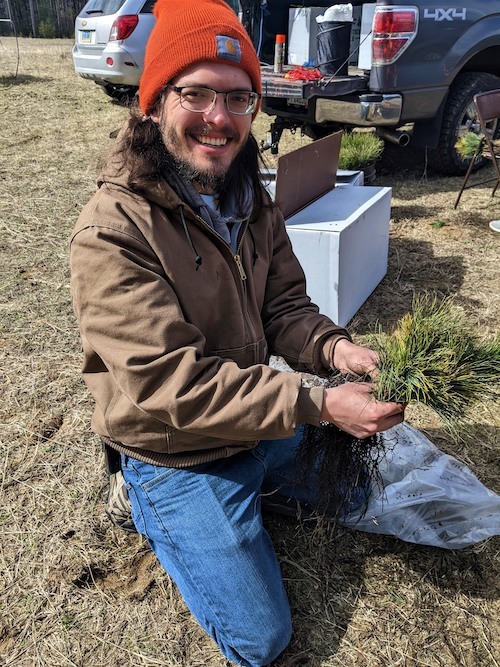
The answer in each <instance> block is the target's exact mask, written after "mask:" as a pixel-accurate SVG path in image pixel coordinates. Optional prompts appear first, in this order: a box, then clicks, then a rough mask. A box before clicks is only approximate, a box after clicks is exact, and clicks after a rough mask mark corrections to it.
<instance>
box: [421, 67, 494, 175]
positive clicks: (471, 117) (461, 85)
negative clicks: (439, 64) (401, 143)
mask: <svg viewBox="0 0 500 667" xmlns="http://www.w3.org/2000/svg"><path fill="white" fill-rule="evenodd" d="M496 88H500V78H499V77H497V76H494V75H493V74H486V73H485V72H463V73H462V74H459V75H458V76H457V78H456V79H455V81H454V82H453V83H452V85H451V86H450V90H449V93H448V99H447V100H446V105H445V108H444V112H443V122H442V124H441V134H440V137H439V143H438V146H437V148H434V149H432V150H430V151H429V154H428V161H429V165H430V166H431V167H432V168H433V169H434V170H435V171H437V172H440V173H441V174H450V175H461V174H465V172H466V171H467V169H468V167H469V164H470V158H469V159H467V158H466V159H464V158H463V157H461V155H460V154H459V153H458V152H457V149H456V148H455V144H456V142H457V140H458V138H459V137H461V136H462V135H464V134H465V133H466V132H471V131H472V132H479V131H480V128H479V121H478V119H477V114H476V108H475V106H474V95H475V94H476V93H481V92H484V91H486V90H494V89H496ZM492 129H493V130H494V132H495V133H496V132H497V121H494V122H493V124H492ZM499 129H500V125H499ZM486 162H487V160H485V158H478V159H477V160H476V164H475V165H474V170H476V169H479V168H480V167H482V166H484V164H485V163H486Z"/></svg>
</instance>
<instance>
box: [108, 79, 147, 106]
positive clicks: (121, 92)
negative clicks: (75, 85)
mask: <svg viewBox="0 0 500 667" xmlns="http://www.w3.org/2000/svg"><path fill="white" fill-rule="evenodd" d="M100 85H101V87H102V89H103V91H104V92H105V93H106V95H109V96H110V97H112V98H113V99H114V100H115V102H117V103H118V104H122V105H123V106H130V105H131V104H132V102H133V101H134V98H135V96H136V93H137V90H138V89H137V87H136V86H115V85H113V84H112V83H104V84H100Z"/></svg>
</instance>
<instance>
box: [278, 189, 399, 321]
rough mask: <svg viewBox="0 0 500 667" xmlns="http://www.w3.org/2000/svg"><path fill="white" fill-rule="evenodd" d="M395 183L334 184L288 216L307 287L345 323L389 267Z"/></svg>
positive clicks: (324, 310)
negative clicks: (393, 186) (371, 184)
mask: <svg viewBox="0 0 500 667" xmlns="http://www.w3.org/2000/svg"><path fill="white" fill-rule="evenodd" d="M390 215H391V188H385V187H384V188H381V187H372V186H363V187H340V188H338V187H337V188H334V189H333V190H330V191H329V192H327V193H326V194H325V195H323V196H322V197H320V198H319V199H317V200H316V201H314V202H312V203H311V204H309V205H308V206H306V207H305V208H303V209H302V210H301V211H299V212H298V213H295V214H294V215H292V216H290V217H289V218H287V219H286V220H285V223H286V227H287V231H288V235H289V237H290V240H291V242H292V247H293V250H294V253H295V254H296V256H297V258H298V260H299V262H300V263H301V265H302V268H303V269H304V273H305V275H306V280H307V292H308V294H309V296H310V297H311V299H312V300H313V301H314V303H316V304H317V305H318V306H319V308H320V310H321V312H322V313H324V314H325V315H328V316H329V317H330V318H331V319H332V320H333V321H334V322H336V323H337V324H339V325H340V326H345V325H346V324H347V323H348V322H349V320H350V319H351V318H352V317H353V316H354V315H355V313H356V312H357V311H358V310H359V308H360V307H361V305H362V304H363V303H364V302H365V301H366V299H367V298H368V297H369V296H370V294H371V293H372V292H373V290H374V289H375V287H377V285H378V284H379V282H380V281H381V280H382V278H383V277H384V276H385V274H386V273H387V259H388V249H389V221H390Z"/></svg>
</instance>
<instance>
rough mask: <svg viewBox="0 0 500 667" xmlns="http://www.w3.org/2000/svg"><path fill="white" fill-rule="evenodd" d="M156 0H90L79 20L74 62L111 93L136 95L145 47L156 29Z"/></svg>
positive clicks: (125, 97) (120, 96)
mask: <svg viewBox="0 0 500 667" xmlns="http://www.w3.org/2000/svg"><path fill="white" fill-rule="evenodd" d="M154 3H155V0H88V2H87V4H86V5H85V7H84V8H83V9H82V11H81V12H80V14H79V15H78V16H77V18H76V21H75V46H74V47H73V62H74V65H75V70H76V72H77V74H79V75H80V76H82V77H84V78H85V79H92V80H93V81H95V82H96V83H98V84H99V85H100V86H102V87H103V90H104V92H105V93H106V94H107V95H110V96H111V97H113V98H115V99H117V100H119V101H125V100H128V99H130V98H131V97H133V95H134V94H135V92H136V91H137V87H138V85H139V79H140V78H141V74H142V69H143V67H144V47H145V44H146V42H147V40H148V37H149V33H150V32H151V30H152V29H153V25H154V23H155V18H154V16H153V5H154Z"/></svg>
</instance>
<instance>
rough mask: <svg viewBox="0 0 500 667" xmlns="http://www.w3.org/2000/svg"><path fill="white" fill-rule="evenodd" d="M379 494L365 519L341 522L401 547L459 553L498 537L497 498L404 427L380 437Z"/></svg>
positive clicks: (355, 514)
mask: <svg viewBox="0 0 500 667" xmlns="http://www.w3.org/2000/svg"><path fill="white" fill-rule="evenodd" d="M383 435H384V438H385V441H386V443H387V454H386V456H385V457H384V460H383V461H382V462H381V464H380V474H381V478H382V482H383V489H374V490H373V491H372V496H371V497H370V499H369V503H368V509H367V511H366V513H365V514H364V516H360V514H359V512H352V513H351V514H349V515H348V517H347V518H345V519H344V520H343V521H342V523H343V524H344V525H346V526H348V527H350V528H354V529H356V530H362V531H366V532H369V533H380V534H383V535H394V536H395V537H398V538H399V539H401V540H404V541H406V542H413V543H415V544H425V545H429V546H434V547H441V548H443V549H463V548H465V547H468V546H471V545H472V544H475V543H477V542H480V541H481V540H484V539H486V538H488V537H492V536H494V535H500V496H498V495H497V494H496V493H493V491H490V490H489V489H488V488H487V487H486V486H484V484H482V483H481V482H480V481H479V480H478V479H477V477H476V476H475V475H474V474H473V473H472V471H471V470H470V469H469V468H468V467H467V466H466V465H464V464H463V463H460V461H457V460H456V459H455V458H453V457H452V456H449V455H448V454H445V453H444V452H442V451H440V450H439V449H438V448H437V447H436V446H435V445H434V444H433V443H432V442H431V441H430V440H429V439H428V438H426V437H425V436H424V435H423V433H421V432H420V431H417V430H416V429H414V428H413V427H411V426H410V425H409V424H406V423H403V424H401V425H399V426H396V427H395V428H393V429H390V430H389V431H386V432H385V433H384V434H383Z"/></svg>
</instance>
